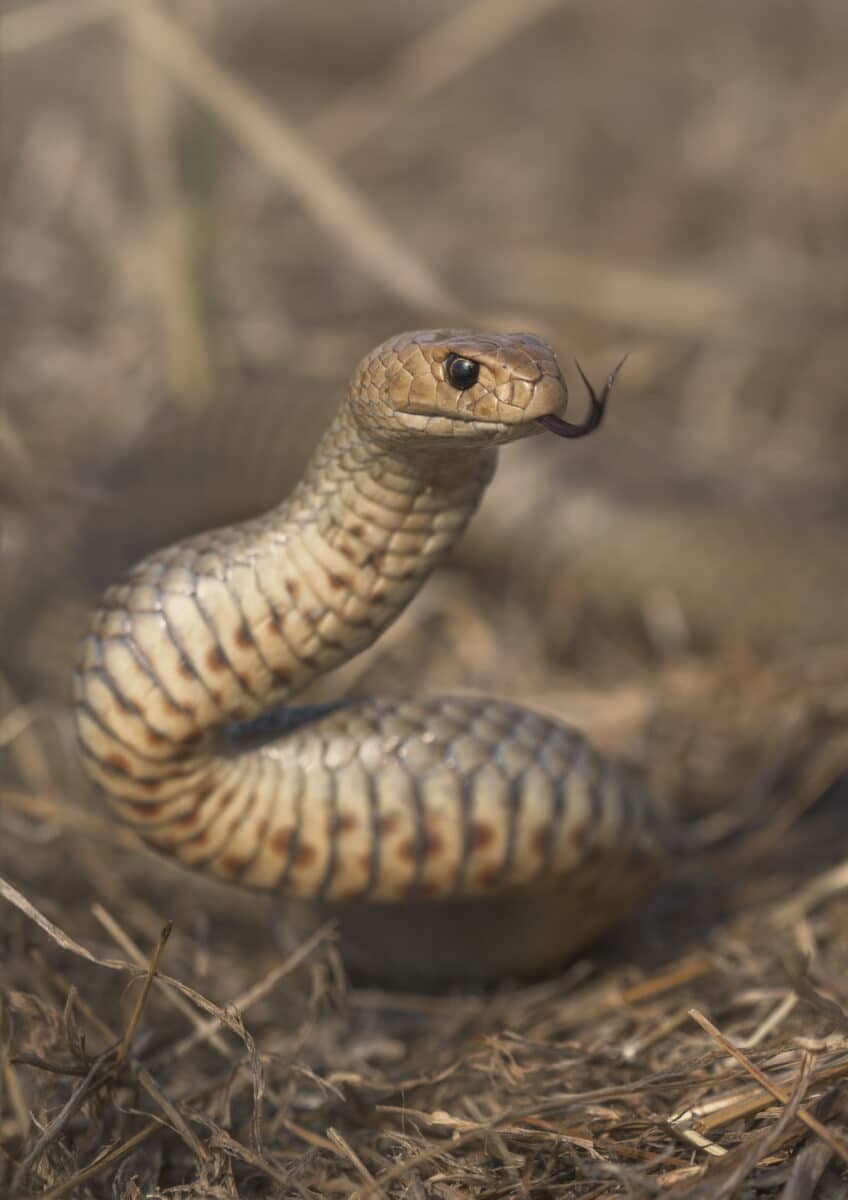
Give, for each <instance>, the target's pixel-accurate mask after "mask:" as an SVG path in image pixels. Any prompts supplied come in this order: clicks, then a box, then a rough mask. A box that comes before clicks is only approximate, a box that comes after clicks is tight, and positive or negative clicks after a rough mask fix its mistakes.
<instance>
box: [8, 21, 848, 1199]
mask: <svg viewBox="0 0 848 1200" xmlns="http://www.w3.org/2000/svg"><path fill="white" fill-rule="evenodd" d="M0 55H2V71H3V87H2V110H1V111H2V118H1V119H0V182H2V192H0V195H2V211H1V212H0V239H2V240H0V245H1V246H2V251H0V310H1V311H2V325H1V326H0V330H2V332H0V337H2V364H3V368H2V376H0V380H2V396H1V397H0V892H2V898H0V914H2V920H0V1195H2V1196H3V1197H5V1196H9V1197H30V1196H31V1197H36V1196H38V1197H59V1196H79V1197H92V1198H94V1197H97V1198H100V1197H107V1196H114V1197H121V1198H127V1200H137V1198H138V1200H140V1198H141V1197H151V1198H152V1197H164V1196H174V1197H186V1198H188V1197H192V1198H201V1197H204V1198H205V1197H210V1198H212V1197H222V1198H223V1197H236V1196H240V1197H245V1198H252V1197H289V1196H292V1197H303V1198H307V1197H309V1198H318V1197H327V1196H342V1197H346V1196H349V1197H358V1198H359V1200H365V1198H366V1197H369V1198H371V1197H373V1198H377V1197H383V1198H389V1197H391V1198H395V1197H398V1198H399V1197H405V1198H408V1200H423V1198H424V1197H431V1196H432V1197H438V1198H439V1200H460V1198H465V1197H481V1198H482V1197H485V1198H489V1200H500V1198H507V1197H510V1198H511V1197H521V1198H527V1200H549V1198H550V1200H553V1198H554V1197H556V1198H557V1200H559V1198H561V1197H562V1198H565V1197H568V1198H572V1197H573V1198H575V1200H576V1198H580V1200H602V1198H607V1197H610V1198H611V1197H629V1198H633V1200H635V1198H640V1200H641V1198H643V1197H644V1198H648V1197H658V1196H663V1197H666V1196H667V1197H674V1200H681V1198H683V1197H685V1198H686V1200H695V1198H696V1197H697V1198H698V1200H708V1198H713V1197H719V1198H722V1200H724V1198H729V1197H737V1196H738V1197H744V1198H746V1200H748V1198H750V1200H754V1198H757V1200H759V1198H763V1197H779V1198H781V1200H813V1198H815V1200H830V1198H835V1197H841V1196H844V1195H846V1194H848V1092H846V1084H845V1080H846V1077H848V983H846V979H848V974H846V969H848V924H847V923H848V900H846V896H845V892H846V888H848V864H846V863H845V862H844V861H843V859H844V849H843V843H844V833H845V820H844V816H843V814H842V811H841V810H842V805H843V804H844V803H845V801H846V799H848V734H846V715H848V617H846V605H845V597H846V595H848V481H846V472H845V461H846V453H848V404H846V400H845V386H846V385H845V379H846V374H848V372H846V366H848V352H846V336H845V329H846V315H848V305H847V304H846V297H848V259H846V253H845V247H846V245H848V203H846V197H848V154H846V152H845V148H846V145H848V90H846V77H845V63H846V56H848V6H846V5H845V4H844V2H843V0H809V2H808V3H806V4H804V5H800V4H797V3H791V2H790V0H751V2H749V3H747V4H745V5H740V4H738V3H731V0H715V2H714V3H711V4H709V5H694V4H689V5H681V4H680V3H676V2H675V0H640V2H639V3H638V4H623V3H620V2H619V3H612V2H611V0H594V2H590V0H522V2H521V3H519V2H518V0H462V3H456V2H454V3H448V2H446V0H422V2H420V3H416V4H411V3H406V4H404V3H391V2H390V0H353V2H352V3H350V4H347V5H342V4H332V5H331V4H325V5H319V4H314V3H312V4H309V3H306V2H305V0H275V2H272V0H241V2H240V3H238V4H228V3H224V2H222V0H171V2H169V3H165V2H164V0H160V2H158V3H154V2H153V0H134V2H133V3H128V2H127V3H122V2H121V0H27V2H25V3H21V2H20V0H18V3H7V5H6V6H5V11H4V16H3V19H2V25H0ZM431 325H438V326H441V327H444V326H450V325H457V326H478V325H480V326H486V327H490V328H503V329H509V328H526V329H531V330H534V331H536V332H539V333H541V334H543V335H544V336H546V337H548V338H549V339H550V340H551V342H552V343H553V344H554V345H555V347H556V348H557V350H558V352H559V353H560V355H561V361H562V364H563V367H564V369H565V371H566V374H567V376H568V378H569V382H570V384H571V386H572V393H573V395H572V403H573V405H574V411H575V412H576V411H578V409H579V406H580V404H581V399H580V395H579V389H578V386H577V375H576V371H575V370H574V368H573V365H572V362H573V359H574V357H575V356H577V357H578V358H579V360H580V363H581V365H582V366H583V367H585V369H586V370H587V372H588V374H589V375H590V376H591V377H592V378H593V379H596V380H601V379H602V378H603V377H604V375H605V374H606V373H607V372H609V371H610V370H611V369H612V367H613V366H614V365H615V363H616V362H618V360H619V359H620V358H621V356H622V355H623V354H625V353H627V354H628V355H629V357H628V359H627V362H626V365H625V367H624V370H623V372H622V376H621V380H620V383H619V386H618V388H617V390H616V392H615V395H614V399H613V401H612V405H611V410H610V413H609V419H608V421H607V422H606V424H605V426H604V428H603V429H602V430H601V431H600V432H599V433H598V434H597V435H595V436H593V437H592V438H591V439H589V440H588V441H587V442H586V443H577V444H574V445H571V444H567V443H561V442H558V441H557V440H556V439H553V438H549V439H531V440H528V441H526V442H523V443H521V444H520V445H518V446H516V447H511V448H508V450H507V452H506V453H504V455H503V462H502V467H501V471H500V473H499V476H498V478H497V480H496V481H495V483H494V484H493V486H492V489H491V490H490V492H489V494H488V496H487V499H486V502H485V504H484V507H483V511H482V512H481V513H480V515H479V517H478V519H477V520H476V521H475V523H474V525H473V527H472V529H471V531H470V532H469V535H468V536H467V538H466V540H465V542H464V543H463V545H462V547H461V549H460V551H459V552H458V553H457V554H456V555H455V557H454V558H453V560H452V561H451V563H450V564H449V565H448V566H447V567H446V568H445V569H443V570H442V571H441V572H440V573H439V575H438V576H437V577H436V578H434V579H433V580H432V581H430V583H429V584H428V585H427V587H426V588H425V589H424V591H423V593H422V594H421V596H420V597H419V598H418V599H417V600H416V601H415V602H414V603H413V605H412V606H411V607H410V609H409V610H408V611H407V613H405V614H404V616H403V617H402V618H401V619H400V620H399V621H398V623H397V624H396V625H395V626H394V627H393V628H392V630H391V631H390V632H389V633H388V634H387V635H386V636H385V637H384V638H383V639H382V640H381V641H380V642H379V643H378V644H377V645H376V646H375V647H374V648H373V649H372V650H371V651H369V652H367V653H366V654H365V655H364V656H362V657H361V658H360V659H357V660H356V661H355V662H353V663H351V664H349V665H348V666H346V667H345V668H344V669H343V670H342V671H341V672H338V673H336V674H335V675H334V676H333V677H332V678H330V679H328V680H326V681H322V682H321V684H320V686H317V687H316V688H315V689H314V691H313V696H314V698H318V699H321V698H327V697H331V696H332V697H334V696H339V695H345V694H348V695H349V694H365V693H376V692H385V693H387V694H404V693H407V694H408V693H413V692H417V691H445V690H451V689H455V690H459V691H463V692H466V693H468V692H472V693H480V694H485V695H495V696H501V697H504V698H509V699H513V700H516V701H518V702H520V703H525V704H527V705H529V706H530V707H534V708H537V709H539V710H541V711H545V712H548V713H551V714H554V715H558V716H560V717H562V718H563V719H565V720H568V721H572V722H574V723H575V724H577V725H579V726H580V727H581V728H583V729H584V730H585V731H586V732H587V733H588V734H589V735H590V736H591V737H592V739H593V740H594V741H595V742H596V743H597V744H598V745H600V746H601V747H603V748H604V749H606V750H609V751H610V752H612V753H614V754H616V755H618V756H620V757H622V758H624V759H626V760H628V761H629V762H630V763H631V764H633V765H634V766H635V768H636V769H638V770H640V771H641V772H642V773H643V775H644V776H645V779H646V781H647V782H648V784H649V785H650V786H651V787H652V788H653V789H654V790H655V791H656V793H657V794H658V795H659V796H660V797H661V798H662V799H663V801H664V802H665V803H667V804H668V805H669V807H670V808H673V809H674V810H676V811H677V812H679V813H680V814H681V816H682V818H683V819H686V820H688V821H691V822H693V823H694V824H693V826H692V827H693V829H697V831H698V832H697V841H698V844H699V845H700V847H701V849H700V851H699V852H698V853H696V854H693V855H692V856H691V857H688V858H681V860H680V861H675V862H673V863H670V864H669V870H668V877H667V879H666V881H665V882H664V884H663V886H662V887H661V888H660V890H659V892H658V894H657V896H656V897H655V898H654V899H652V900H650V901H649V902H648V903H646V904H645V906H644V908H642V909H640V910H639V911H637V912H634V913H633V915H632V918H631V919H630V920H629V921H628V922H627V924H626V925H625V926H624V927H622V928H620V929H619V930H617V931H615V932H614V933H613V934H611V935H610V936H609V937H608V938H607V939H606V940H605V941H604V942H603V943H602V944H599V945H598V946H597V947H594V948H592V949H591V951H590V952H588V953H587V954H585V955H584V956H582V957H581V958H580V959H579V960H577V961H576V962H574V963H571V964H569V965H567V966H566V967H565V968H564V969H563V971H562V972H561V973H560V974H559V975H557V976H556V977H555V978H545V979H536V980H531V981H517V980H504V981H503V983H502V984H500V985H499V986H498V987H496V988H493V989H490V990H488V991H485V992H471V991H457V992H453V993H448V994H446V993H444V992H442V993H437V994H432V995H424V994H420V995H419V994H415V993H410V992H392V991H389V990H386V989H381V988H379V987H378V986H375V985H374V984H373V983H370V982H369V981H367V980H353V981H352V980H351V979H349V978H348V975H347V973H346V971H345V968H344V964H343V963H342V962H341V960H340V957H339V954H338V950H337V948H336V946H335V944H334V935H333V929H332V928H331V927H327V928H321V929H319V930H318V931H317V932H316V933H315V934H314V935H313V936H312V937H310V938H307V939H305V940H302V941H300V942H299V943H298V944H296V945H295V946H294V948H292V942H291V939H288V940H287V941H286V940H285V939H284V938H283V937H282V936H281V934H280V920H279V909H278V908H275V907H274V905H273V904H272V903H271V902H270V901H267V902H266V901H265V900H262V901H257V900H256V898H255V897H251V896H246V895H244V894H242V893H239V892H236V891H232V890H229V889H225V888H223V887H222V886H218V885H215V884H212V883H206V882H204V881H203V880H201V879H199V878H195V877H194V876H189V875H188V874H187V873H186V872H183V871H181V870H179V869H177V868H176V867H172V866H170V865H168V864H167V863H165V862H164V861H162V860H160V859H157V858H155V857H153V856H152V855H151V854H150V853H149V852H148V851H146V850H144V849H143V848H142V846H141V844H140V842H139V840H138V839H137V838H136V837H135V835H134V834H133V833H132V832H131V831H129V830H128V829H124V828H121V827H119V826H118V825H117V824H116V823H115V821H114V820H113V819H112V818H111V816H110V814H109V812H108V809H107V807H106V805H105V804H104V803H103V801H102V800H101V799H100V798H98V797H96V796H93V795H92V794H91V790H90V788H89V787H88V785H87V784H86V783H85V782H84V779H83V776H82V772H81V770H80V768H79V765H78V762H77V758H76V753H75V749H74V744H73V738H72V732H71V723H70V718H69V712H68V707H67V705H68V692H69V677H70V670H71V664H72V661H73V654H74V647H75V644H76V640H77V638H78V637H79V635H80V632H81V631H82V630H83V629H84V627H85V621H86V614H87V612H88V611H89V609H90V608H91V605H92V604H93V603H94V601H95V600H96V597H97V594H98V592H99V591H100V590H101V589H102V588H103V587H104V586H105V585H106V584H107V583H108V582H109V581H111V580H112V579H114V578H115V576H116V575H117V574H118V573H119V572H120V571H121V570H122V569H123V568H125V567H127V566H129V565H130V564H131V563H132V562H133V561H135V560H136V559H137V558H138V557H139V556H140V555H142V554H144V553H145V552H146V551H148V550H151V549H153V548H154V547H157V546H160V545H163V544H165V543H166V542H168V541H170V540H172V539H174V538H176V537H178V536H180V535H183V534H186V533H188V532H191V531H195V530H199V529H202V528H204V527H209V526H211V525H214V524H219V523H222V522H226V521H230V520H234V519H238V518H241V517H243V516H246V515H248V514H251V513H255V512H257V511H260V510H261V509H262V508H263V507H265V506H268V505H270V504H271V503H273V502H275V501H277V500H278V499H279V498H281V497H282V496H283V495H284V494H285V493H286V491H287V490H288V489H289V488H290V487H291V486H292V485H293V483H294V482H295V480H296V479H297V477H298V474H299V472H300V470H301V469H302V466H303V464H304V462H305V460H306V456H307V455H308V453H309V450H310V448H311V447H312V446H313V445H314V443H315V441H316V439H317V437H318V435H319V433H320V431H321V430H322V429H323V427H324V425H325V424H326V422H327V420H328V419H329V417H330V415H331V413H332V412H333V410H334V408H335V406H336V404H337V403H338V400H339V397H340V395H341V394H342V393H343V389H344V386H345V381H346V379H347V378H348V376H349V374H350V372H351V369H352V367H353V365H354V364H355V362H356V361H357V360H358V358H359V357H360V356H361V355H362V354H364V353H365V352H366V351H367V350H368V349H370V347H371V346H372V345H374V344H376V343H377V342H378V341H380V340H382V339H383V338H385V337H387V336H389V335H390V334H392V333H395V332H398V331H399V330H401V329H404V328H420V327H427V326H431ZM169 922H172V923H173V928H172V931H171V933H170V936H169V937H168V939H167V941H166V942H162V943H161V944H160V939H161V936H162V931H163V928H164V927H165V926H166V924H167V923H169ZM168 927H169V928H170V926H168ZM493 936H496V932H493ZM157 945H160V950H161V958H160V959H159V960H157V961H156V963H155V965H156V966H157V968H158V970H159V975H158V977H157V978H156V980H155V982H154V983H153V984H152V986H151V987H150V988H149V991H148V990H147V988H146V987H145V986H144V979H145V976H146V975H147V974H148V973H149V971H150V970H151V963H153V962H154V959H155V956H156V948H157Z"/></svg>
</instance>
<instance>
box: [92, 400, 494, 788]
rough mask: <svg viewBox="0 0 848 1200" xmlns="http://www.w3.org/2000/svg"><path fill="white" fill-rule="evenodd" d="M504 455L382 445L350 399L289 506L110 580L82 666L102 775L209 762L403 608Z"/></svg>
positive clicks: (125, 783) (176, 777)
mask: <svg viewBox="0 0 848 1200" xmlns="http://www.w3.org/2000/svg"><path fill="white" fill-rule="evenodd" d="M495 462H496V451H494V450H492V449H488V448H475V449H473V450H466V449H461V450H458V451H453V450H452V451H451V452H450V453H446V452H445V451H440V452H433V451H430V452H429V453H426V452H423V453H422V452H414V451H413V452H406V450H405V449H404V451H403V452H401V451H398V450H395V449H393V448H389V447H386V446H385V445H381V444H379V442H378V440H377V439H376V438H373V437H371V436H369V433H368V431H367V430H365V429H363V428H362V427H361V426H360V425H359V424H358V423H357V422H356V420H355V418H354V417H353V415H352V413H351V412H350V409H349V406H347V405H345V406H343V408H342V410H341V411H340V413H339V414H338V416H337V417H336V420H335V421H334V422H333V424H332V425H331V426H330V428H329V429H328V430H327V432H326V434H325V435H324V437H323V438H322V439H321V441H320V443H319V444H318V446H317V448H316V450H315V452H314V454H313V456H312V458H311V460H310V462H309V464H308V466H307V468H306V471H305V473H304V476H303V478H302V480H301V482H300V483H299V484H298V486H297V487H296V488H295V490H294V491H293V492H292V493H291V495H290V496H289V497H288V498H287V499H286V500H285V501H284V502H283V503H282V504H280V505H279V506H278V507H276V508H274V509H272V510H271V511H269V512H268V513H265V514H264V515H262V516H260V517H257V518H254V519H252V520H250V521H247V522H245V523H242V524H240V525H233V526H228V527H226V528H223V529H218V530H214V531H212V532H210V533H206V534H201V535H198V536H196V537H193V538H190V539H188V540H187V541H184V542H181V543H178V544H176V545H175V546H172V547H170V548H168V549H166V550H163V551H161V552H159V553H157V554H155V555H153V556H151V557H150V558H148V559H145V560H144V561H143V562H142V563H140V564H139V565H138V566H137V567H135V568H134V569H133V570H132V571H130V572H129V573H128V575H127V576H126V578H125V579H124V580H123V581H122V582H121V583H119V584H118V585H116V586H115V587H113V588H110V589H109V591H107V592H106V594H105V596H104V598H103V601H102V602H101V607H100V608H99V610H98V611H97V613H96V614H95V616H94V619H93V622H92V627H91V632H90V634H89V636H88V637H87V638H86V639H85V640H84V641H83V643H82V646H81V650H80V655H79V659H78V664H77V672H76V676H75V693H76V713H77V725H78V731H79V740H80V744H81V746H82V749H83V752H84V754H85V755H86V758H87V761H88V763H89V766H90V767H91V769H92V772H93V773H94V774H95V775H96V776H97V777H98V778H99V779H100V781H101V782H102V783H104V784H105V785H106V786H107V787H108V789H109V790H110V791H111V792H112V793H113V794H114V793H116V792H119V793H123V794H124V795H125V796H128V797H138V798H139V802H141V801H142V797H144V796H145V795H148V796H151V797H152V796H153V795H155V796H156V797H157V800H158V799H160V798H161V796H162V794H163V791H165V792H168V791H170V790H171V789H172V788H173V789H178V788H179V787H181V786H184V785H185V783H186V782H187V780H188V779H190V778H197V777H198V775H202V774H203V772H204V770H205V769H206V768H207V767H209V765H210V764H211V763H212V761H213V758H214V757H215V755H216V754H218V753H219V752H220V745H219V738H218V736H217V735H218V733H219V732H220V730H221V729H222V728H224V727H229V726H231V725H232V724H233V723H234V722H235V723H238V722H243V721H248V720H253V719H255V718H256V717H258V716H260V715H262V714H264V713H266V712H268V711H269V710H271V709H274V708H278V707H279V706H280V705H281V704H282V703H283V702H284V701H285V700H286V699H287V698H288V697H289V696H291V695H292V694H293V693H295V692H297V691H298V690H300V689H301V688H303V687H304V686H306V685H307V684H308V683H310V682H311V681H312V680H314V679H315V678H316V677H318V676H320V675H322V674H324V673H325V672H326V671H328V670H330V669H332V668H333V667H334V666H337V665H338V664H340V663H341V662H343V661H345V660H347V659H348V658H350V657H351V656H352V655H353V654H356V653H358V652H359V651H360V650H362V649H364V648H365V647H366V646H368V645H369V644H370V643H371V642H373V641H374V640H375V639H376V638H377V637H378V635H379V634H380V633H381V631H382V630H383V629H385V628H386V626H387V625H389V624H390V623H391V622H392V621H393V620H394V619H395V617H396V616H397V615H398V613H399V612H400V611H401V610H402V609H403V608H404V606H405V605H406V604H407V603H408V602H409V601H410V599H411V598H412V597H413V595H414V594H415V593H416V592H417V590H418V588H419V587H420V586H421V584H422V583H423V582H424V580H425V579H426V578H427V576H428V575H429V574H430V572H431V571H432V570H433V568H434V567H435V566H436V565H437V564H438V563H439V562H440V561H441V560H442V559H443V558H444V557H445V555H446V554H447V553H448V552H449V551H450V550H451V548H452V547H453V545H454V544H455V543H456V541H457V539H458V538H459V537H460V535H461V534H462V531H463V530H464V528H465V526H466V524H467V522H468V520H469V519H470V517H471V516H472V514H473V512H474V510H475V508H476V507H477V504H478V503H479V500H480V497H481V496H482V493H483V491H484V490H485V487H486V485H487V484H488V482H489V480H490V479H491V477H492V473H493V471H494V467H495ZM180 763H184V764H185V767H184V769H183V770H175V766H176V765H177V764H180Z"/></svg>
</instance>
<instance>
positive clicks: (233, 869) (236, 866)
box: [220, 854, 248, 878]
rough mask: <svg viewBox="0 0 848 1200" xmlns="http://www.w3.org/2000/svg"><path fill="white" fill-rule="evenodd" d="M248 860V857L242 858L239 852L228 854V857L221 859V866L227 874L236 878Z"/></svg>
mask: <svg viewBox="0 0 848 1200" xmlns="http://www.w3.org/2000/svg"><path fill="white" fill-rule="evenodd" d="M247 862H248V860H247V859H246V858H240V857H239V856H238V855H237V854H228V855H227V856H226V858H222V859H221V863H220V866H221V870H222V871H223V872H224V874H225V875H230V876H231V877H233V878H235V876H236V875H239V874H240V873H241V872H242V871H243V870H244V868H245V867H246V866H247Z"/></svg>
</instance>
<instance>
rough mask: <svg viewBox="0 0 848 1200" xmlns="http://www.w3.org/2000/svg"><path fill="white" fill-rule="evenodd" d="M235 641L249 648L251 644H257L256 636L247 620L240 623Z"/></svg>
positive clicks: (238, 644)
mask: <svg viewBox="0 0 848 1200" xmlns="http://www.w3.org/2000/svg"><path fill="white" fill-rule="evenodd" d="M235 643H236V645H237V646H242V647H243V648H244V649H248V648H249V647H250V646H253V645H255V641H254V637H253V634H252V632H251V629H250V626H249V625H248V623H247V621H242V623H241V625H239V627H238V629H237V630H236V632H235Z"/></svg>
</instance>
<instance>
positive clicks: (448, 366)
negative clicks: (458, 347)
mask: <svg viewBox="0 0 848 1200" xmlns="http://www.w3.org/2000/svg"><path fill="white" fill-rule="evenodd" d="M445 374H446V375H447V377H448V379H449V380H450V382H451V383H452V384H453V386H454V387H455V388H459V390H460V391H461V392H464V391H467V389H468V388H470V387H474V384H475V383H476V382H477V380H478V378H479V377H480V364H479V363H476V362H474V360H473V359H471V358H462V356H461V355H459V354H449V355H448V356H447V358H446V359H445Z"/></svg>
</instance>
